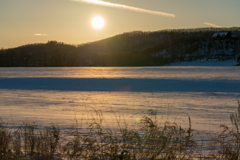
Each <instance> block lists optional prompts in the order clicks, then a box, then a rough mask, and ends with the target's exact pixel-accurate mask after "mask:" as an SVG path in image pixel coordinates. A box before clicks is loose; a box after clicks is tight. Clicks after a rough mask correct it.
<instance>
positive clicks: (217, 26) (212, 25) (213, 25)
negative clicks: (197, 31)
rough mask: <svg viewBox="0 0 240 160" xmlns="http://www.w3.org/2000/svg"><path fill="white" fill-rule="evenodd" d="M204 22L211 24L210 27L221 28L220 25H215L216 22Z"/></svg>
mask: <svg viewBox="0 0 240 160" xmlns="http://www.w3.org/2000/svg"><path fill="white" fill-rule="evenodd" d="M204 24H206V25H208V26H211V27H216V28H222V26H219V25H216V24H212V23H208V22H204Z"/></svg>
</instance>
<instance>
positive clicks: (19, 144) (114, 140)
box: [0, 101, 240, 160]
mask: <svg viewBox="0 0 240 160" xmlns="http://www.w3.org/2000/svg"><path fill="white" fill-rule="evenodd" d="M230 120H231V122H232V126H230V127H229V126H226V125H221V126H220V128H221V132H219V133H215V134H212V135H211V136H209V141H208V144H207V145H208V147H210V149H209V150H207V152H208V153H205V154H202V153H203V149H202V147H201V146H200V144H199V143H197V142H196V141H195V138H196V136H199V133H198V132H197V130H194V129H192V125H191V118H190V117H189V126H188V128H182V127H181V126H179V125H178V124H176V123H169V122H164V123H163V122H159V119H158V117H157V113H156V112H155V111H154V110H149V113H148V114H147V115H145V116H143V117H142V118H141V119H140V121H139V124H138V127H137V129H131V128H129V127H128V124H127V123H126V122H123V123H122V122H121V121H120V119H118V118H117V117H116V121H117V130H114V129H111V128H108V127H104V125H103V122H104V116H103V115H102V112H101V111H97V110H95V116H93V117H92V119H91V122H90V123H89V128H88V131H87V134H84V133H83V132H82V130H80V129H78V127H77V126H78V125H76V126H73V127H72V128H71V129H70V130H67V131H64V130H60V128H59V127H58V126H57V125H54V124H50V125H49V126H48V127H40V126H38V125H37V124H35V123H23V124H22V125H21V126H20V127H19V128H17V129H11V128H10V127H8V124H6V123H4V122H3V121H2V120H0V160H5V159H6V160H11V159H19V160H21V159H24V160H26V159H29V160H35V159H44V160H53V159H70V160H74V159H86V160H97V159H100V160H105V159H106V160H107V159H108V160H143V159H145V160H147V159H151V160H168V159H182V160H186V159H230V160H231V159H232V160H235V159H239V158H240V134H239V129H240V128H239V127H240V103H239V101H238V110H237V112H236V113H234V114H231V115H230Z"/></svg>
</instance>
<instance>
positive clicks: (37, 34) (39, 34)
mask: <svg viewBox="0 0 240 160" xmlns="http://www.w3.org/2000/svg"><path fill="white" fill-rule="evenodd" d="M34 36H47V34H42V33H36V34H34Z"/></svg>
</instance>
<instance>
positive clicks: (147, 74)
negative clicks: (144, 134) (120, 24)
mask: <svg viewBox="0 0 240 160" xmlns="http://www.w3.org/2000/svg"><path fill="white" fill-rule="evenodd" d="M239 71H240V68H239V67H234V66H231V67H230V66H228V67H226V66H225V67H222V66H220V67H210V66H205V67H202V66H201V67H200V66H188V67H186V66H182V67H179V66H176V67H175V66H167V67H166V66H165V67H134V68H131V67H107V68H104V67H75V68H62V67H61V68H0V109H1V112H0V117H1V118H2V119H3V121H5V122H8V124H9V126H19V125H20V124H21V123H22V122H26V121H27V122H36V123H37V124H41V125H42V126H45V125H48V124H50V123H52V122H53V123H55V124H58V125H59V126H60V127H61V128H69V127H70V126H71V125H74V124H76V121H77V123H78V124H79V126H81V127H82V128H83V129H84V128H86V127H87V122H89V121H88V120H89V119H90V118H91V116H92V115H94V112H93V109H92V108H95V109H97V110H101V111H102V112H103V115H104V117H105V120H106V125H108V126H109V127H115V126H116V121H115V117H114V116H115V114H116V115H117V116H121V117H124V119H125V120H126V121H127V122H128V123H129V124H130V126H132V127H135V126H136V124H137V123H138V122H139V119H140V118H141V117H142V116H143V115H145V114H146V113H147V111H148V110H149V109H155V110H156V111H157V112H158V115H159V118H160V119H161V120H162V122H164V121H171V122H176V123H178V124H180V125H182V126H185V127H187V126H188V116H190V117H191V119H192V126H193V128H194V129H197V130H199V131H207V132H216V131H218V129H219V126H220V124H230V120H229V114H230V113H233V112H235V111H236V110H237V100H238V99H239V98H240V74H239V73H240V72H239ZM114 113H115V114H114Z"/></svg>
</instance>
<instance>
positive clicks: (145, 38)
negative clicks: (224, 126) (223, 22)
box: [0, 27, 240, 67]
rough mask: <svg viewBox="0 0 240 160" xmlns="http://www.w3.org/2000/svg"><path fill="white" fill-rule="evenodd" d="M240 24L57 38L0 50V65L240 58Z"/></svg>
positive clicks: (159, 62)
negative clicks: (69, 40) (223, 35)
mask: <svg viewBox="0 0 240 160" xmlns="http://www.w3.org/2000/svg"><path fill="white" fill-rule="evenodd" d="M228 31H230V32H232V33H233V34H236V35H238V36H239V32H240V27H233V28H196V29H178V30H161V31H155V32H142V31H134V32H128V33H123V34H119V35H116V36H113V37H110V38H107V39H103V40H100V41H96V42H91V43H85V44H80V45H69V44H65V43H62V42H57V41H55V40H54V41H48V42H47V43H38V44H27V45H23V46H20V47H16V48H9V49H1V50H0V67H60V66H152V65H167V64H169V63H175V62H181V61H195V60H198V59H204V58H205V59H218V60H228V59H235V60H238V59H239V60H240V58H239V55H240V42H239V39H230V38H228V39H212V35H213V34H214V33H216V32H228Z"/></svg>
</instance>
